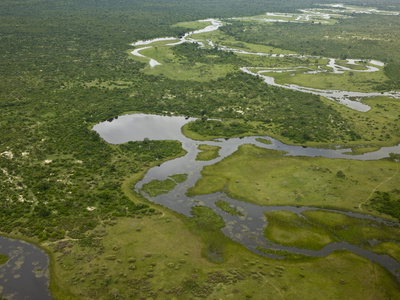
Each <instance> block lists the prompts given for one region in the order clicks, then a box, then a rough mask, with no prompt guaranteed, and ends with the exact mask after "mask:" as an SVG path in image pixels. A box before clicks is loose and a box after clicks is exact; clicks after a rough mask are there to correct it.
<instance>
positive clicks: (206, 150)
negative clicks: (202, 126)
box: [196, 145, 221, 161]
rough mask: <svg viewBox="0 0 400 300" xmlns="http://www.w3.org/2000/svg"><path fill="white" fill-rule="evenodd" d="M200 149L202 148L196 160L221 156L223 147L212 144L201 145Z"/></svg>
mask: <svg viewBox="0 0 400 300" xmlns="http://www.w3.org/2000/svg"><path fill="white" fill-rule="evenodd" d="M198 149H199V150H201V152H199V153H198V154H197V157H196V160H205V161H206V160H212V159H214V158H217V157H218V156H219V154H218V153H219V149H221V147H218V146H211V145H199V146H198Z"/></svg>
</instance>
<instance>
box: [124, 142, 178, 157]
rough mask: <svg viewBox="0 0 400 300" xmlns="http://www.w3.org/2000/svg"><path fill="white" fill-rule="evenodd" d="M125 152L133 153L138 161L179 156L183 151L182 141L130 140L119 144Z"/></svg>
mask: <svg viewBox="0 0 400 300" xmlns="http://www.w3.org/2000/svg"><path fill="white" fill-rule="evenodd" d="M119 147H120V149H121V150H122V151H123V152H125V153H133V154H134V155H135V159H136V160H138V161H144V162H150V161H155V160H162V159H165V158H167V157H174V156H178V155H180V154H181V153H182V147H181V143H180V142H178V141H151V140H148V139H144V140H143V141H140V142H132V141H130V142H128V143H125V144H121V145H119Z"/></svg>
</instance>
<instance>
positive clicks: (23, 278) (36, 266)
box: [0, 237, 53, 300]
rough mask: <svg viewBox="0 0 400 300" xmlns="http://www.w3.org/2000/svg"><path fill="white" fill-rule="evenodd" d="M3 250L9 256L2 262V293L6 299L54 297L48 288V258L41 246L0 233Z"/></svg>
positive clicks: (0, 243)
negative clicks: (2, 235)
mask: <svg viewBox="0 0 400 300" xmlns="http://www.w3.org/2000/svg"><path fill="white" fill-rule="evenodd" d="M0 253H1V254H4V255H7V256H8V257H9V260H8V261H7V262H6V263H5V264H4V265H1V266H0V295H2V296H3V297H7V299H15V300H22V299H24V300H28V299H32V300H35V299H40V300H49V299H53V298H52V297H51V296H50V293H49V290H48V281H49V280H48V279H49V278H48V273H49V271H48V266H49V260H48V257H47V255H46V253H45V252H44V251H43V250H41V249H39V248H38V247H36V246H34V245H31V244H28V243H25V242H23V241H20V240H14V239H9V238H5V237H0Z"/></svg>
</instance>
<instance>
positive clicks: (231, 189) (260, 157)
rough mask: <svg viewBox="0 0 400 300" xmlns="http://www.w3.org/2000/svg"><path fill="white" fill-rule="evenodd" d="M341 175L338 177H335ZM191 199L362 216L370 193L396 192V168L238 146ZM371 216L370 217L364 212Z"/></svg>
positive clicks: (208, 171) (210, 169) (207, 171)
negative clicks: (219, 198) (221, 196)
mask: <svg viewBox="0 0 400 300" xmlns="http://www.w3.org/2000/svg"><path fill="white" fill-rule="evenodd" d="M340 171H341V172H343V174H344V177H342V176H338V174H340V173H339V172H340ZM202 175H203V176H202V178H201V179H200V180H199V181H198V182H197V183H196V185H195V186H194V187H193V188H190V189H189V193H190V194H191V195H196V194H209V193H213V192H217V191H224V192H226V193H228V194H229V195H231V196H233V198H237V199H241V200H243V201H249V202H252V203H255V204H260V205H305V206H318V207H331V208H339V209H344V210H355V211H360V207H361V210H362V211H369V210H368V204H369V203H368V200H369V199H370V197H371V195H372V193H373V191H374V190H375V189H376V188H378V187H379V190H384V191H392V190H394V189H396V188H397V187H398V186H399V182H400V171H399V166H398V163H395V162H391V161H368V162H364V161H352V160H340V159H329V158H321V157H315V158H308V157H290V156H286V157H285V156H284V153H283V152H279V151H276V150H268V149H261V148H258V147H256V146H253V145H243V146H241V147H240V148H239V149H238V150H237V151H236V152H235V153H234V154H232V155H231V156H229V157H227V158H225V159H223V160H222V161H221V162H219V163H217V164H215V165H212V166H206V167H205V168H204V169H203V171H202ZM369 212H371V213H372V212H373V211H369Z"/></svg>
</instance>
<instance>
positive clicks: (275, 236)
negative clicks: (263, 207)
mask: <svg viewBox="0 0 400 300" xmlns="http://www.w3.org/2000/svg"><path fill="white" fill-rule="evenodd" d="M264 215H265V216H266V217H267V222H268V226H267V227H266V228H265V230H264V235H265V237H266V238H267V239H268V240H270V241H272V242H275V243H278V244H281V245H285V246H292V247H297V248H305V249H312V250H319V249H322V248H323V247H325V246H326V245H328V244H330V243H331V242H333V241H334V238H332V237H331V236H330V234H328V233H327V232H326V231H324V230H323V229H322V228H320V227H318V226H316V225H314V224H312V223H310V222H308V221H307V220H306V219H303V218H301V217H300V216H298V215H296V214H294V213H291V212H286V211H275V212H268V213H264Z"/></svg>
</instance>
